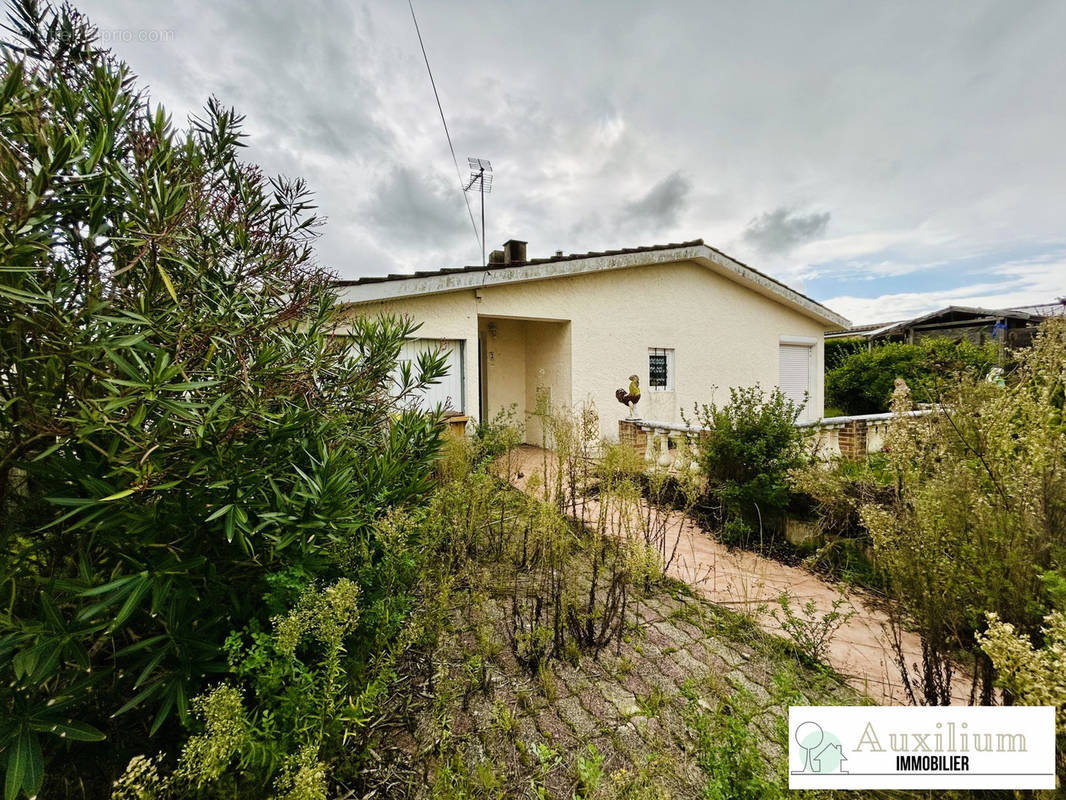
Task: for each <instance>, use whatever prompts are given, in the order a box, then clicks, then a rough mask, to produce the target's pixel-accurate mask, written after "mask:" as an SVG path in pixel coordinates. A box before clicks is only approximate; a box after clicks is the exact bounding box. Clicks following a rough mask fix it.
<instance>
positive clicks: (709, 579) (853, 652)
mask: <svg viewBox="0 0 1066 800" xmlns="http://www.w3.org/2000/svg"><path fill="white" fill-rule="evenodd" d="M514 458H515V462H514V464H513V465H512V471H513V474H518V475H520V476H521V477H518V478H514V477H513V476H512V480H513V482H514V483H515V485H516V486H517V487H518V488H520V489H522V490H523V491H524V490H525V489H526V486H527V484H528V481H529V478H530V477H531V476H533V475H535V474H537V473H540V474H541V475H543V473H544V465H545V461H546V460H547V462H548V464H549V465H550V464H551V459H550V458H549V459H545V453H544V451H543V450H542V449H541V448H538V447H532V446H528V445H524V446H522V447H521V448H519V450H518V451H517V452H516V454H515V456H514ZM549 469H550V466H549ZM585 508H586V509H587V510H588V512H589V514H590V515H591V516H592V517H593V518H594V517H595V514H596V513H597V510H598V504H597V502H596V500H595V498H587V499H586V500H585ZM669 513H671V514H672V515H673V516H674V517H675V518H674V519H671V520H670V531H671V534H670V541H671V543H672V541H673V538H674V536H676V535H678V534H679V535H680V538H679V541H678V548H677V556H676V558H675V559H674V562H673V563H672V564H671V566H670V569H669V574H670V575H671V576H672V577H674V578H677V579H678V580H681V581H684V582H685V583H687V584H689V585H690V586H692V587H693V588H694V589H695V590H696V591H699V592H701V593H702V594H703V595H704V596H705V597H706V598H707V599H709V600H711V601H712V602H714V603H718V604H720V605H723V606H726V607H729V608H732V609H734V610H736V611H739V612H742V613H745V614H748V615H750V616H752V617H753V618H754V619H755V620H756V621H757V623H758V624H759V626H760V627H761V628H762V629H763V630H765V631H767V632H769V633H773V634H775V635H782V636H783V635H785V634H784V632H783V631H782V629H781V625H780V623H779V622H778V621H777V620H776V619H775V618H774V616H773V615H772V614H771V613H770V611H771V610H772V609H779V608H780V606H779V604H778V600H777V598H778V597H780V595H781V593H782V592H785V591H787V592H788V593H789V595H790V596H791V597H792V598H793V603H792V605H793V608H794V609H795V610H796V611H797V612H798V611H799V608H798V606H799V605H801V604H804V603H806V602H807V601H808V600H813V601H814V604H815V607H816V608H817V614H818V615H819V616H820V615H821V614H824V613H828V612H830V611H831V610H832V608H833V603H834V601H836V600H837V599H838V598H839V597H841V589H840V587H839V586H838V585H835V584H832V583H829V582H828V581H826V580H824V579H823V578H821V577H819V576H818V575H816V574H814V573H812V572H810V571H809V570H806V569H803V568H801V567H793V566H789V565H787V564H782V563H781V562H779V561H775V560H773V559H770V558H766V557H764V556H760V555H758V554H757V553H752V552H750V551H747V550H742V549H738V548H729V547H727V546H726V545H724V544H722V543H721V542H719V541H718V540H717V539H716V538H715V537H714V536H712V535H711V534H709V533H708V532H707V531H705V530H703V529H702V528H701V527H700V526H699V525H698V524H697V523H696V522H695V521H693V520H692V519H691V518H688V517H685V516H684V515H683V514H682V513H681V512H679V511H676V512H669ZM844 597H845V603H844V605H842V606H841V607H840V609H839V610H840V611H841V612H843V613H848V612H854V614H853V615H852V616H851V618H850V619H848V620H847V621H846V622H845V623H844V624H843V625H842V626H841V628H840V629H839V630H838V631H837V633H836V635H835V636H834V638H833V640H832V642H831V643H830V648H829V662H830V665H831V666H832V667H833V669H834V670H836V671H837V672H838V673H839V674H840V675H842V676H844V677H845V678H846V679H847V681H848V683H849V684H850V685H851V686H852V687H854V688H855V689H857V690H858V691H860V692H863V693H865V694H866V695H867V696H868V697H870V698H871V699H872V700H873V701H875V702H877V703H879V704H882V705H908V704H909V699H908V697H907V693H906V689H905V688H904V685H903V682H902V680H901V678H900V674H899V668H898V667H897V665H896V659H895V655H894V653H893V648H892V634H891V632H890V630H889V626H888V615H887V614H886V613H885V611H884V610H883V609H882V608H880V607H879V605H878V603H877V601H876V598H874V597H873V596H872V595H870V594H868V593H866V592H862V591H859V590H851V591H849V592H847V593H846V594H845V595H844ZM779 616H780V612H779ZM902 644H903V651H904V653H905V655H906V659H907V662H908V664H914V663H921V653H922V650H921V641H920V640H919V638H918V636H917V634H914V633H911V632H909V631H905V632H904V633H903V641H902ZM953 684H954V685H953V687H952V694H953V695H954V698H955V702H956V703H960V704H965V703H966V702H967V700H968V697H969V685H968V683H967V682H966V679H965V676H962V675H958V674H957V675H956V676H955V681H954V682H953ZM963 684H966V685H963Z"/></svg>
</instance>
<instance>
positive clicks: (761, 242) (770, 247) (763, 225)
mask: <svg viewBox="0 0 1066 800" xmlns="http://www.w3.org/2000/svg"><path fill="white" fill-rule="evenodd" d="M828 225H829V212H828V211H823V212H821V213H818V212H812V213H810V214H797V213H795V212H794V211H791V210H790V209H787V208H775V209H774V210H773V211H766V212H763V213H762V214H760V215H759V216H758V217H755V218H754V219H753V220H752V221H751V222H749V223H748V227H746V228H745V229H744V241H746V242H749V243H750V244H752V245H754V246H755V247H757V248H758V249H759V250H761V251H762V252H764V253H787V252H788V251H789V250H791V249H792V248H794V247H796V246H798V245H801V244H803V243H804V242H809V241H812V240H814V239H820V238H822V236H824V235H825V229H826V227H827V226H828Z"/></svg>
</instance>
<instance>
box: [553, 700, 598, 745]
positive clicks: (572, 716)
mask: <svg viewBox="0 0 1066 800" xmlns="http://www.w3.org/2000/svg"><path fill="white" fill-rule="evenodd" d="M555 709H556V711H557V712H558V713H559V715H560V716H561V717H562V718H563V720H564V721H565V722H566V723H567V724H568V725H569V726H570V727H571V728H572V729H573V731H574V732H575V733H576V734H577V736H578V737H580V738H581V739H586V738H588V737H590V736H593V735H595V734H596V733H597V732H598V731H599V730H600V725H599V723H598V722H597V721H596V720H595V719H593V717H592V715H591V714H589V712H588V711H586V710H585V708H584V706H582V705H581V701H580V700H579V699H578V698H577V696H575V695H570V696H568V697H563V698H561V699H560V700H557V701H556V703H555Z"/></svg>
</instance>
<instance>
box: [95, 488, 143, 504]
mask: <svg viewBox="0 0 1066 800" xmlns="http://www.w3.org/2000/svg"><path fill="white" fill-rule="evenodd" d="M135 491H137V490H136V489H123V490H122V491H121V492H115V493H114V494H109V495H108V496H107V497H101V498H100V502H101V503H107V502H109V501H111V500H121V499H122V498H123V497H129V496H130V495H131V494H133V493H134V492H135Z"/></svg>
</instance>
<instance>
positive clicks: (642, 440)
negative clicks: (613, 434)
mask: <svg viewBox="0 0 1066 800" xmlns="http://www.w3.org/2000/svg"><path fill="white" fill-rule="evenodd" d="M618 441H619V442H620V443H622V444H627V445H629V446H630V447H632V448H633V449H634V450H636V451H637V452H638V453H640V455H641V456H643V455H644V448H645V447H647V446H648V432H647V431H642V430H641V429H640V426H639V425H637V423H636V421H635V420H631V419H620V420H618Z"/></svg>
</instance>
